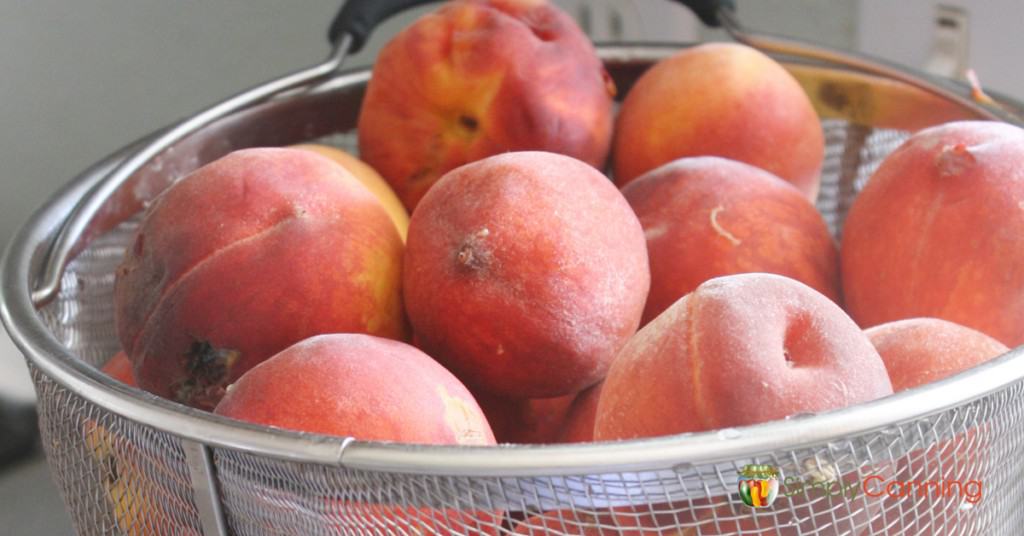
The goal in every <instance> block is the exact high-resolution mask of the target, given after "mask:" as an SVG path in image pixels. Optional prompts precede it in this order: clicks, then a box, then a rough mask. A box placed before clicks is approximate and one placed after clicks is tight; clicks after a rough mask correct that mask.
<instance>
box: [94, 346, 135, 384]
mask: <svg viewBox="0 0 1024 536" xmlns="http://www.w3.org/2000/svg"><path fill="white" fill-rule="evenodd" d="M100 370H102V371H103V373H104V374H106V375H107V376H110V377H111V378H114V379H115V380H117V381H119V382H121V383H123V384H125V385H131V386H132V387H138V384H136V383H135V374H134V373H132V362H131V360H130V359H128V356H127V355H126V354H125V353H124V352H118V353H116V354H114V357H111V358H110V359H108V360H107V362H106V364H104V365H103V367H102V368H101V369H100Z"/></svg>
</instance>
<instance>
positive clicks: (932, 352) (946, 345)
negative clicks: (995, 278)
mask: <svg viewBox="0 0 1024 536" xmlns="http://www.w3.org/2000/svg"><path fill="white" fill-rule="evenodd" d="M864 333H865V334H866V335H867V336H868V339H870V340H871V344H873V345H874V346H875V349H876V350H878V353H879V355H881V356H882V361H884V362H885V368H886V370H888V371H889V380H890V381H892V389H893V391H896V392H899V391H902V390H904V389H910V388H911V387H917V386H919V385H924V384H926V383H930V382H933V381H937V380H941V379H943V378H945V377H947V376H952V375H953V374H956V373H958V372H962V371H964V370H967V369H969V368H971V367H973V366H975V365H978V364H980V363H984V362H985V361H988V360H990V359H992V358H995V357H999V356H1000V355H1003V354H1005V353H1006V352H1009V351H1010V349H1009V348H1007V347H1006V346H1005V345H1004V344H1003V343H1001V342H999V341H997V340H995V339H993V338H992V337H989V336H988V335H985V334H984V333H981V332H980V331H976V330H973V329H971V328H967V327H964V326H961V325H959V324H955V323H953V322H948V321H946V320H940V319H938V318H911V319H907V320H897V321H895V322H888V323H885V324H881V325H878V326H875V327H873V328H870V329H868V330H866V331H865V332H864Z"/></svg>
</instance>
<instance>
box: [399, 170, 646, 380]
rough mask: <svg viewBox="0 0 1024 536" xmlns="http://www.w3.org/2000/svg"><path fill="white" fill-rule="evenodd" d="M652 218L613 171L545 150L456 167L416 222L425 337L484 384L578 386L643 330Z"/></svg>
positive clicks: (414, 309) (432, 350)
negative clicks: (647, 223) (644, 223)
mask: <svg viewBox="0 0 1024 536" xmlns="http://www.w3.org/2000/svg"><path fill="white" fill-rule="evenodd" d="M649 285H650V274H649V269H648V265H647V251H646V247H645V245H644V236H643V230H642V229H641V227H640V223H639V222H638V221H637V219H636V216H635V215H634V214H633V211H632V210H630V208H629V204H628V203H626V200H625V199H624V198H623V197H622V195H621V194H620V193H619V191H618V190H616V188H615V187H614V186H613V185H612V183H611V182H610V181H608V180H607V179H606V178H605V177H604V175H602V174H601V173H600V172H598V171H597V170H595V169H594V168H593V167H591V166H589V165H587V164H585V163H583V162H580V161H579V160H575V159H573V158H570V157H567V156H562V155H557V154H554V153H543V152H520V153H508V154H504V155H498V156H492V157H489V158H486V159H484V160H480V161H477V162H474V163H472V164H467V165H465V166H463V167H460V168H458V169H456V170H454V171H452V172H450V173H448V174H446V175H445V177H443V178H442V179H441V180H440V181H438V183H437V185H436V186H435V187H434V188H433V189H432V190H431V191H430V193H428V194H427V196H426V197H424V198H423V202H422V203H420V206H419V207H418V208H417V209H416V211H415V212H414V213H413V215H412V221H411V223H410V224H409V242H408V248H407V251H406V257H405V282H404V295H405V303H406V308H407V311H408V314H409V320H410V321H411V322H412V325H413V328H414V330H415V332H416V337H417V341H418V342H419V344H420V345H421V346H422V347H423V348H424V349H425V350H426V351H427V353H429V354H430V355H432V356H434V357H435V358H436V359H438V360H439V361H440V362H441V363H442V364H444V365H445V366H447V367H448V368H449V369H451V370H452V371H453V372H455V374H456V375H457V376H458V377H459V378H460V379H462V380H463V381H464V382H466V383H467V384H468V385H470V386H471V387H473V388H475V389H478V390H480V391H484V392H487V393H491V394H493V395H496V396H505V397H510V398H548V397H556V396H563V395H568V394H572V393H576V392H579V391H581V390H582V389H585V388H586V387H589V386H590V385H593V384H595V383H597V382H598V381H600V380H601V378H602V377H604V374H605V372H606V371H607V370H608V366H609V364H610V363H611V360H612V357H613V356H614V355H615V353H616V351H617V350H618V349H619V348H620V347H621V346H622V345H623V344H624V343H625V341H626V340H627V339H628V338H629V337H630V335H632V334H633V332H634V331H636V328H637V325H638V324H639V322H640V315H641V313H642V311H643V305H644V300H645V299H646V298H647V291H648V288H649Z"/></svg>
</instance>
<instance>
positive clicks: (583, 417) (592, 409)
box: [558, 382, 604, 443]
mask: <svg viewBox="0 0 1024 536" xmlns="http://www.w3.org/2000/svg"><path fill="white" fill-rule="evenodd" d="M603 385H604V383H603V382H602V383H598V384H596V385H594V386H593V387H590V388H588V389H587V390H585V391H583V392H581V393H580V394H579V395H577V396H576V398H575V400H573V402H572V405H571V406H569V410H568V412H567V414H566V417H565V422H564V423H563V424H562V431H561V433H560V434H559V435H558V443H584V442H588V441H593V440H594V420H595V419H596V418H597V403H598V401H599V400H601V387H602V386H603Z"/></svg>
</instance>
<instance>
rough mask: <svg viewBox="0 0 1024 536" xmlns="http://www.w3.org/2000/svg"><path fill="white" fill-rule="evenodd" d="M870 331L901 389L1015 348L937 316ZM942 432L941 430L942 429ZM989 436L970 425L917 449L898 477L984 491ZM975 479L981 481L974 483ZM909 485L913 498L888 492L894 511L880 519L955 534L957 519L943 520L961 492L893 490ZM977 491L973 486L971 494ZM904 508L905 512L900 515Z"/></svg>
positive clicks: (956, 506) (897, 527) (903, 463)
mask: <svg viewBox="0 0 1024 536" xmlns="http://www.w3.org/2000/svg"><path fill="white" fill-rule="evenodd" d="M865 333H866V334H867V335H868V338H869V339H871V343H872V344H874V345H875V348H876V349H877V350H878V353H879V354H881V356H882V360H883V361H885V366H886V368H887V369H888V370H889V378H890V379H891V380H892V384H893V389H894V390H895V391H902V390H904V389H910V388H913V387H917V386H919V385H924V384H926V383H929V382H933V381H937V380H941V379H943V378H946V377H948V376H952V375H953V374H956V373H958V372H961V371H964V370H966V369H968V368H971V367H973V366H975V365H978V364H980V363H983V362H985V361H988V360H990V359H993V358H995V357H998V356H999V355H1002V354H1003V353H1005V352H1007V351H1009V349H1008V348H1007V347H1006V346H1005V345H1003V344H1002V343H1000V342H999V341H996V340H995V339H993V338H991V337H989V336H988V335H985V334H984V333H981V332H979V331H975V330H973V329H970V328H967V327H964V326H961V325H959V324H955V323H953V322H948V321H946V320H940V319H937V318H911V319H907V320H898V321H895V322H888V323H885V324H881V325H878V326H875V327H873V328H870V329H868V330H866V331H865ZM961 424H962V423H961ZM982 426H984V425H982ZM938 431H939V433H941V432H942V429H940V430H938ZM985 435H987V434H986V433H985V432H983V431H982V430H979V429H977V428H970V429H968V430H967V431H965V432H962V433H957V434H954V435H953V436H952V437H951V438H949V439H944V440H941V441H937V442H935V443H933V444H931V445H930V446H929V447H928V449H927V450H914V451H912V452H910V453H909V454H908V455H907V456H906V457H904V458H902V459H900V464H899V468H900V471H899V473H898V474H897V478H896V479H895V480H896V481H898V482H915V481H916V482H924V481H933V482H940V483H943V485H947V484H949V483H954V482H955V483H956V484H955V485H956V486H959V487H958V488H956V489H957V490H958V491H959V490H961V489H963V486H975V485H976V486H978V488H977V492H978V493H980V491H981V485H982V484H980V483H977V482H980V479H981V478H982V476H983V471H984V466H985V465H987V462H988V460H989V452H988V448H986V445H985V440H984V439H983V438H984V437H985ZM929 439H930V438H929ZM911 441H913V439H911ZM971 480H975V481H977V482H975V483H973V484H971V483H969V482H970V481H971ZM889 483H890V481H889V480H886V481H882V482H877V483H875V484H876V485H875V486H874V488H877V489H876V490H874V492H881V491H882V490H885V489H886V486H887V485H888V484H889ZM908 489H909V490H910V496H900V497H893V496H890V495H889V494H886V495H885V496H884V497H883V498H884V501H885V504H886V505H887V506H886V508H885V509H886V510H887V511H889V512H891V513H890V514H888V515H887V516H886V517H885V518H883V519H880V520H879V523H881V524H882V525H885V524H888V523H893V522H895V521H896V519H897V518H898V517H904V518H905V519H904V521H903V522H904V523H906V524H907V525H909V526H910V527H915V528H916V529H917V530H918V531H928V532H933V531H935V530H940V529H939V527H942V528H943V529H945V532H949V531H952V530H953V529H954V527H958V526H960V525H957V524H956V523H954V522H952V521H951V522H950V524H948V525H943V524H942V523H941V522H940V520H942V519H944V518H946V517H948V516H949V515H950V513H954V512H956V511H957V510H958V509H959V506H960V503H961V502H962V501H961V498H960V497H959V496H943V495H942V493H944V492H943V491H941V489H936V488H934V487H933V488H924V493H923V494H921V488H906V487H902V488H893V491H895V492H896V493H898V494H901V493H906V491H907V490H908ZM971 489H973V488H968V492H970V491H971ZM975 499H977V497H975ZM900 503H902V504H900ZM901 511H902V516H901V515H900V514H898V512H901ZM944 512H945V513H944ZM879 523H876V526H877V525H878V524H879ZM901 528H902V526H901V525H900V524H899V523H896V525H894V526H893V527H891V532H885V531H884V530H881V529H879V533H881V534H897V533H899V532H898V531H899V530H900V529H901Z"/></svg>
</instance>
